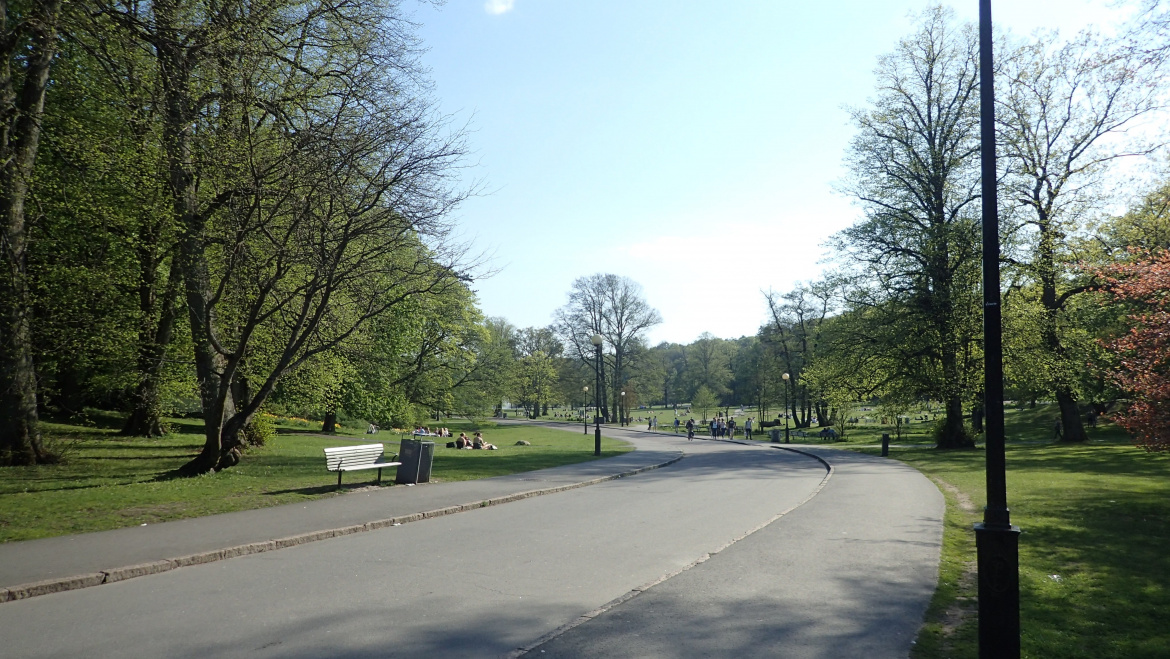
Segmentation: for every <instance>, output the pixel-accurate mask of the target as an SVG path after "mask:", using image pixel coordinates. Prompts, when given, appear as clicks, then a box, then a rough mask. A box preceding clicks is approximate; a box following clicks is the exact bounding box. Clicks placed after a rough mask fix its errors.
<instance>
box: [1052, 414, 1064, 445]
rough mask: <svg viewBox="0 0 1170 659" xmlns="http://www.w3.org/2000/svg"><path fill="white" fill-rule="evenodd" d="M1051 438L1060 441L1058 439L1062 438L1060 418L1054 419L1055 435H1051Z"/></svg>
mask: <svg viewBox="0 0 1170 659" xmlns="http://www.w3.org/2000/svg"><path fill="white" fill-rule="evenodd" d="M1052 439H1054V440H1056V441H1060V440H1062V439H1064V428H1063V427H1061V425H1060V419H1057V420H1056V436H1055V437H1053V438H1052Z"/></svg>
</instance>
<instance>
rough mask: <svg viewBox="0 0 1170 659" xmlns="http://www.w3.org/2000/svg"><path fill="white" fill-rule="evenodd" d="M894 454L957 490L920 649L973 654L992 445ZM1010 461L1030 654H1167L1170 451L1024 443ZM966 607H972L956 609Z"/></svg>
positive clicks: (1012, 450) (1010, 452) (918, 653)
mask: <svg viewBox="0 0 1170 659" xmlns="http://www.w3.org/2000/svg"><path fill="white" fill-rule="evenodd" d="M863 450H865V451H866V452H874V449H872V448H869V449H863ZM891 455H892V457H895V458H897V459H899V460H902V461H904V462H907V463H908V464H911V465H913V466H915V467H917V468H918V469H920V470H921V471H922V472H923V473H925V474H927V475H928V476H930V477H931V478H933V479H935V480H936V481H939V482H941V483H945V484H947V485H949V486H952V487H953V488H954V489H955V490H957V494H955V493H948V494H947V504H948V506H947V507H948V511H947V517H946V526H945V530H944V547H943V557H942V569H941V573H940V583H939V590H938V592H937V593H936V596H935V599H934V602H933V603H932V606H931V610H930V612H929V614H928V620H927V625H926V627H925V628H924V630H923V632H922V634H920V636H919V640H918V644H917V646H916V650H915V652H914V655H913V656H914V657H920V658H922V657H975V656H977V648H976V629H977V621H976V618H975V615H974V613H973V611H974V609H975V606H976V600H975V598H976V596H977V582H976V581H975V580H974V578H973V576H974V575H973V574H971V572H972V571H973V567H972V562H973V561H974V560H975V548H974V539H973V532H972V531H971V526H972V524H974V523H975V522H976V521H979V519H980V518H981V512H978V511H981V509H982V506H983V505H984V503H985V501H986V489H985V471H984V462H985V454H984V452H983V451H982V450H973V451H935V450H932V449H921V448H919V449H899V450H894V451H893V452H892V453H891ZM1007 465H1008V472H1007V485H1008V503H1009V506H1010V507H1011V515H1012V522H1013V523H1015V524H1017V525H1019V526H1020V527H1021V528H1022V530H1023V534H1022V535H1021V537H1020V589H1021V624H1022V628H1023V632H1022V646H1023V655H1024V656H1025V657H1036V658H1053V657H1067V658H1075V659H1081V658H1084V659H1090V658H1094V659H1096V658H1117V659H1122V658H1127V659H1128V658H1131V657H1151V658H1153V657H1168V656H1170V626H1167V624H1166V622H1165V617H1166V613H1167V611H1170V553H1168V552H1167V551H1166V547H1167V546H1168V544H1170V478H1168V476H1170V455H1151V454H1147V453H1145V452H1143V451H1141V450H1139V449H1136V448H1134V447H1132V446H1129V445H1128V444H1125V443H1118V444H1112V445H1110V444H1089V445H1061V444H1045V445H1015V446H1009V447H1008V449H1007ZM943 489H944V491H946V490H947V489H948V488H947V487H946V486H943ZM962 497H965V498H966V500H968V501H969V502H970V504H969V508H968V509H964V507H963V506H962V505H961V502H960V499H961V498H962ZM964 573H967V574H966V577H964ZM964 606H966V608H967V609H968V613H969V614H968V615H966V616H964V615H956V614H959V613H961V612H962V610H963V609H964ZM956 624H957V628H955V625H956Z"/></svg>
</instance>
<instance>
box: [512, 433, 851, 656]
mask: <svg viewBox="0 0 1170 659" xmlns="http://www.w3.org/2000/svg"><path fill="white" fill-rule="evenodd" d="M722 441H731V442H732V443H736V444H738V443H740V442H737V441H734V440H722ZM774 448H778V449H781V450H785V451H791V452H793V453H799V454H801V455H804V456H807V457H810V458H814V459H816V460H817V461H818V462H820V463H821V465H823V466H824V467H825V470H826V473H825V477H824V478H822V479H821V482H820V483H819V484H817V486H816V488H814V489H813V491H812V492H810V493H809V495H808V496H807V497H805V498H803V499H801V500H800V501H798V502H797V503H796V504H795V505H793V506H792V507H791V508H788V509H787V510H784V511H783V512H780V513H778V514H776V515H775V516H773V517H772V518H771V519H769V520H767V521H765V522H764V523H763V524H760V525H759V526H756V527H755V528H752V529H749V530H748V531H747V532H745V533H743V534H741V535H739V536H737V537H735V538H732V539H731V540H728V541H727V542H725V543H724V544H723V545H721V546H719V547H717V548H716V549H714V550H713V551H710V552H708V553H706V554H703V555H702V556H700V557H699V558H697V559H695V560H694V561H692V562H691V563H689V564H687V565H684V566H682V567H681V568H679V569H677V570H675V571H673V572H668V573H666V574H664V575H662V576H661V577H659V578H657V579H655V580H653V581H651V582H649V583H645V584H642V585H641V586H638V587H636V588H634V589H632V590H630V592H628V593H626V594H624V595H621V596H619V597H617V598H615V599H612V600H610V601H608V602H606V603H605V604H602V605H601V606H600V607H598V608H596V609H594V610H592V611H590V612H588V613H585V614H582V615H581V616H580V617H578V618H577V619H575V620H573V621H571V622H568V623H566V624H564V625H561V626H560V627H557V628H556V629H554V630H552V631H551V632H549V633H547V634H545V635H544V636H541V637H540V638H538V639H536V640H535V641H533V642H531V643H529V644H527V645H524V646H522V647H519V648H516V649H515V650H513V651H512V652H509V653H508V654H506V655H504V657H505V659H518V658H519V657H523V656H524V655H526V654H528V653H529V652H532V651H533V650H535V649H536V648H538V647H540V646H542V645H544V644H545V643H548V642H549V641H551V640H553V639H555V638H557V637H558V636H560V635H562V634H564V633H566V632H568V631H571V630H572V629H574V628H575V627H578V626H580V625H583V624H585V623H586V622H589V621H590V620H592V619H594V618H596V617H598V616H600V615H601V614H603V613H605V612H607V611H609V610H610V609H613V608H614V607H617V606H620V605H621V604H624V603H626V602H628V601H630V600H632V599H634V598H635V597H637V596H639V595H641V594H642V593H644V592H646V591H648V590H650V589H651V588H653V587H654V586H657V585H658V584H660V583H663V582H664V581H667V580H669V579H672V578H674V577H677V576H678V575H680V574H682V573H683V572H686V571H687V570H690V569H691V568H693V567H695V566H698V565H701V564H703V563H706V562H707V561H708V560H710V559H711V557H712V556H714V555H716V554H718V553H719V552H721V551H723V550H724V549H727V548H728V547H730V546H731V545H734V544H735V543H737V542H739V541H740V540H743V539H744V538H746V537H748V536H749V535H751V534H753V533H755V532H756V531H759V530H762V529H764V528H765V527H767V526H768V525H770V524H772V522H775V521H776V520H778V519H780V518H781V517H783V516H785V515H787V514H788V513H790V512H792V511H794V510H796V509H797V508H799V507H801V506H803V505H804V504H806V503H808V502H809V501H811V500H812V498H813V497H815V496H816V495H818V494H820V493H821V490H823V489H825V486H826V485H828V484H829V479H830V478H832V477H833V471H834V470H833V465H831V464H829V463H828V462H827V461H826V460H824V459H823V458H821V457H820V456H819V455H813V454H812V453H806V452H805V451H801V450H798V449H793V448H784V447H781V446H776V447H774Z"/></svg>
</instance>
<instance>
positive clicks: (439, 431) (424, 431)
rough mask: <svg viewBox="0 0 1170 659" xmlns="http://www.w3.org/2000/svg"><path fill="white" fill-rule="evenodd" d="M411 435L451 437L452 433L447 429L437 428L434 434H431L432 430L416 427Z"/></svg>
mask: <svg viewBox="0 0 1170 659" xmlns="http://www.w3.org/2000/svg"><path fill="white" fill-rule="evenodd" d="M410 434H412V435H425V436H427V437H450V436H451V431H450V430H448V429H447V428H436V429H435V431H434V432H431V429H430V428H428V427H426V426H415V427H414V430H413V431H412V432H411V433H410Z"/></svg>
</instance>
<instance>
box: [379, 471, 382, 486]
mask: <svg viewBox="0 0 1170 659" xmlns="http://www.w3.org/2000/svg"><path fill="white" fill-rule="evenodd" d="M381 484H382V468H381V467H378V485H381Z"/></svg>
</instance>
